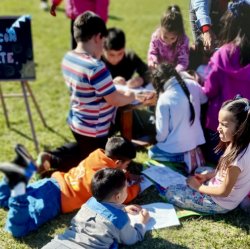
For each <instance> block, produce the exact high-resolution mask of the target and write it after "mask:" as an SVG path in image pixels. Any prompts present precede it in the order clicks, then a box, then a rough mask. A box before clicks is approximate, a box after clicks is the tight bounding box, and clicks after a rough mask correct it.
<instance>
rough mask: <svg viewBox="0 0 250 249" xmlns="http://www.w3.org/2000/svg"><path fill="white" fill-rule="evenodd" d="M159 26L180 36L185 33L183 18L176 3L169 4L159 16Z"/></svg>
mask: <svg viewBox="0 0 250 249" xmlns="http://www.w3.org/2000/svg"><path fill="white" fill-rule="evenodd" d="M161 27H162V28H164V29H166V30H167V31H168V32H171V33H176V34H177V35H178V36H181V35H183V34H184V33H185V30H184V25H183V18H182V14H181V10H180V7H179V6H178V5H172V6H169V7H168V8H167V10H166V12H165V13H164V14H163V16H162V18H161Z"/></svg>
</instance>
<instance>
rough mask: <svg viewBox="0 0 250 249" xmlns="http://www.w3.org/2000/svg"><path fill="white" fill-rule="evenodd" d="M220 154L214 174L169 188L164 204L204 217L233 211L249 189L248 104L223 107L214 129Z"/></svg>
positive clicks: (239, 102)
mask: <svg viewBox="0 0 250 249" xmlns="http://www.w3.org/2000/svg"><path fill="white" fill-rule="evenodd" d="M217 131H218V133H219V137H220V140H221V141H220V143H219V145H218V146H217V150H223V151H224V154H223V156H222V157H221V158H220V160H219V163H218V166H217V168H216V170H215V171H214V172H210V173H207V174H196V175H194V176H190V177H189V178H188V179H187V185H175V186H170V187H169V188H168V189H167V190H166V197H167V199H168V201H169V202H170V203H172V204H174V205H176V206H179V207H182V208H186V209H191V210H195V211H200V212H206V213H210V214H211V213H226V212H228V211H230V210H232V209H234V208H236V207H237V206H238V205H239V204H240V202H241V201H242V200H243V199H244V197H245V196H246V195H247V194H248V192H249V189H250V168H249V162H250V146H249V143H250V136H249V134H250V101H249V100H248V99H245V98H240V99H239V98H238V99H235V100H229V101H226V102H224V103H223V105H222V107H221V109H220V112H219V126H218V128H217Z"/></svg>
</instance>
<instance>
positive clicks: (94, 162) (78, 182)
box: [52, 149, 140, 213]
mask: <svg viewBox="0 0 250 249" xmlns="http://www.w3.org/2000/svg"><path fill="white" fill-rule="evenodd" d="M116 167H117V166H116V164H115V161H114V160H112V159H111V158H109V157H107V156H106V155H105V152H104V150H102V149H97V150H95V151H94V152H92V153H90V155H89V156H88V157H87V158H86V159H84V160H83V161H82V162H80V163H79V165H78V166H77V167H74V168H72V169H71V170H70V171H68V172H67V173H64V172H59V171H56V172H55V173H53V174H52V177H53V178H55V179H56V180H57V181H58V183H59V185H60V190H61V208H62V212H63V213H68V212H72V211H74V210H76V209H79V208H80V207H81V206H82V204H83V203H85V202H86V201H87V200H88V199H89V198H90V197H91V196H92V193H91V187H90V186H91V180H92V177H93V176H94V174H95V172H97V171H98V170H100V169H103V168H116ZM139 192H140V186H139V185H138V184H134V185H130V186H128V197H127V199H126V201H125V203H127V202H130V201H131V200H132V199H134V198H135V197H136V196H137V195H138V193H139Z"/></svg>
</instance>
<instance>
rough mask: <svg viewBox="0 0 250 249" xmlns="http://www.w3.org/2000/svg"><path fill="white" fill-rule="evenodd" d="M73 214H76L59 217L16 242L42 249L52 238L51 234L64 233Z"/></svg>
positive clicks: (73, 214)
mask: <svg viewBox="0 0 250 249" xmlns="http://www.w3.org/2000/svg"><path fill="white" fill-rule="evenodd" d="M75 214H76V212H74V213H70V214H64V215H60V216H58V217H57V218H55V219H53V220H51V221H50V222H47V223H46V224H45V225H43V226H41V227H40V228H39V229H38V230H37V231H35V232H32V233H31V234H29V235H28V236H26V237H24V238H22V239H17V241H20V242H22V243H24V244H26V245H28V246H30V248H42V247H43V246H44V245H46V244H47V243H49V242H50V240H51V239H53V238H54V235H53V234H60V233H63V232H64V230H65V228H66V227H68V226H69V224H70V221H71V219H72V218H73V217H74V216H75ZM56 230H59V231H56Z"/></svg>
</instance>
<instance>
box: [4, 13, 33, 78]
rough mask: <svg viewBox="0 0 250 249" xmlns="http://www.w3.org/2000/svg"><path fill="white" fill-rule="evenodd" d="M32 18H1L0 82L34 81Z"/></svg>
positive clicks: (25, 16)
mask: <svg viewBox="0 0 250 249" xmlns="http://www.w3.org/2000/svg"><path fill="white" fill-rule="evenodd" d="M33 59H34V58H33V49H32V35H31V18H30V16H27V15H24V16H3V17H0V80H1V81H6V80H34V79H35V65H34V60H33Z"/></svg>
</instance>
